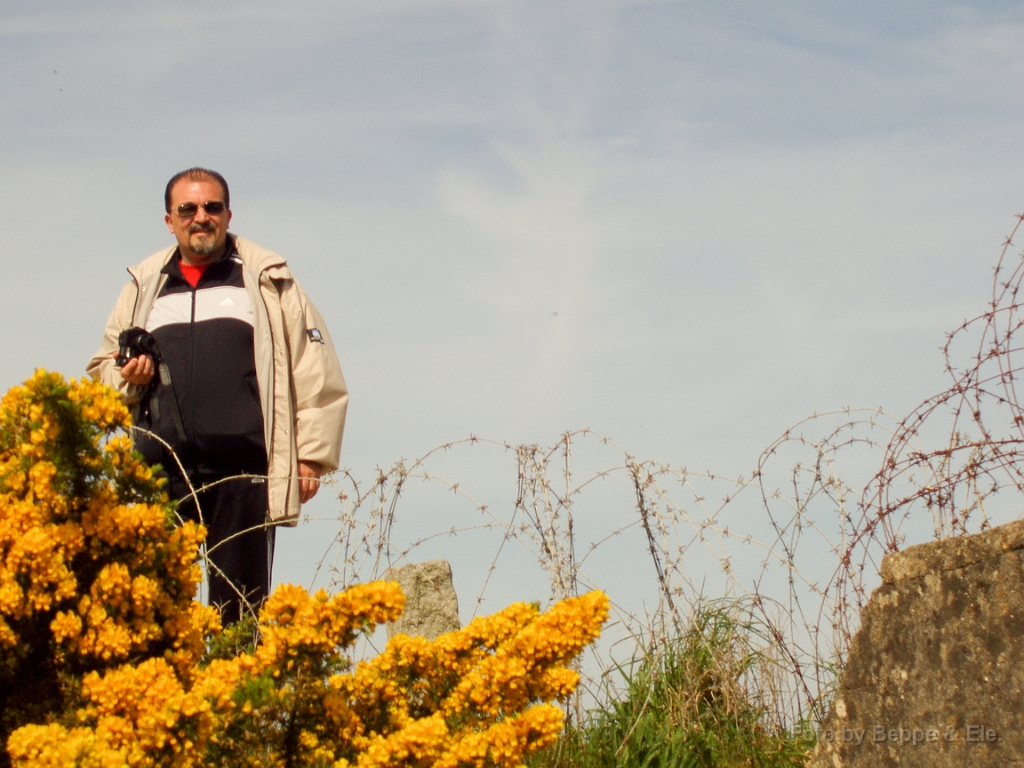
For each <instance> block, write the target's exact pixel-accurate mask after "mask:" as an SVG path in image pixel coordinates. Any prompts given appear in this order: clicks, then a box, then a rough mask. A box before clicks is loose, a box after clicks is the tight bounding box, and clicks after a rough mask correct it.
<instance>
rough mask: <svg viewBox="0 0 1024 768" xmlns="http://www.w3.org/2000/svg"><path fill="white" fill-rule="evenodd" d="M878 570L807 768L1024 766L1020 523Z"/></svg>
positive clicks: (933, 546) (901, 556) (914, 552)
mask: <svg viewBox="0 0 1024 768" xmlns="http://www.w3.org/2000/svg"><path fill="white" fill-rule="evenodd" d="M881 573H882V582H883V583H882V586H880V587H879V588H878V589H876V590H875V591H874V593H873V594H872V595H871V600H870V601H869V602H868V605H867V606H866V607H865V609H864V612H863V615H862V616H861V628H860V631H858V632H857V634H856V636H855V637H854V639H853V642H852V644H851V647H850V655H849V659H848V661H847V665H846V669H845V671H844V672H843V675H842V677H841V680H840V685H839V692H838V694H837V697H836V700H835V702H834V704H833V707H832V711H831V713H830V714H829V716H828V718H826V722H825V723H824V724H823V726H822V730H821V734H820V736H819V742H818V747H817V749H816V750H815V753H814V755H813V757H812V758H811V761H810V763H809V766H810V768H860V766H872V768H884V767H886V766H927V768H946V767H947V766H949V767H950V768H952V767H953V766H955V767H956V768H963V767H964V766H970V767H971V768H984V767H986V766H993V767H995V766H999V768H1009V767H1010V766H1024V521H1018V522H1014V523H1010V524H1009V525H1005V526H1001V527H999V528H995V529H993V530H990V531H985V532H984V533H980V534H977V535H974V536H965V537H960V538H955V539H946V540H943V541H938V542H934V543H930V544H922V545H919V546H916V547H911V548H909V549H907V550H906V551H905V552H900V553H896V554H892V555H889V556H887V557H886V558H885V559H884V560H883V562H882V569H881Z"/></svg>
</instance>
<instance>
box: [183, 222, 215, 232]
mask: <svg viewBox="0 0 1024 768" xmlns="http://www.w3.org/2000/svg"><path fill="white" fill-rule="evenodd" d="M188 231H189V234H192V233H194V232H213V224H192V225H191V226H189V228H188Z"/></svg>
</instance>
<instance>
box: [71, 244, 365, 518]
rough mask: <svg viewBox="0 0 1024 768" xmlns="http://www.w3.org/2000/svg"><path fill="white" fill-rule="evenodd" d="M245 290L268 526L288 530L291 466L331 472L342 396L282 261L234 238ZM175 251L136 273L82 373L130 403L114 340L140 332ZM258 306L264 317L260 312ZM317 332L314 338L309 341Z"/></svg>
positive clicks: (336, 370) (308, 306) (327, 342)
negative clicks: (304, 464)
mask: <svg viewBox="0 0 1024 768" xmlns="http://www.w3.org/2000/svg"><path fill="white" fill-rule="evenodd" d="M234 240H235V247H236V248H237V250H238V255H239V256H240V257H241V259H242V265H243V274H244V279H245V286H246V288H247V289H248V291H249V293H250V296H251V298H252V305H253V307H255V308H257V311H256V318H255V327H254V329H253V334H254V339H255V341H254V344H255V352H256V375H257V380H258V381H259V388H260V399H261V402H262V405H263V417H264V418H263V422H264V433H265V435H264V436H265V438H266V445H267V458H268V477H269V479H268V482H267V493H268V498H269V510H270V519H271V520H272V521H273V522H276V523H281V524H284V525H295V523H296V521H297V520H298V517H299V509H300V505H301V502H300V500H299V482H298V462H299V460H300V459H301V460H303V461H313V462H316V463H318V464H320V465H321V466H322V467H323V468H324V470H325V471H332V470H335V469H337V468H338V459H339V456H340V454H341V436H342V432H343V431H344V429H345V411H346V409H347V407H348V389H347V388H346V386H345V379H344V377H343V376H342V373H341V366H340V365H339V364H338V358H337V355H336V354H335V352H334V346H333V345H332V343H331V337H330V335H329V334H328V333H327V328H326V327H325V326H324V321H323V318H322V317H321V316H320V313H319V312H317V310H316V307H314V306H313V304H312V302H310V300H309V299H308V298H307V297H306V294H305V292H304V291H303V290H302V288H301V286H299V284H298V282H296V280H295V278H294V277H292V273H291V271H290V270H289V269H288V265H287V263H286V262H285V260H284V259H283V258H282V257H281V256H278V255H277V254H276V253H273V252H271V251H268V250H266V249H265V248H261V247H260V246H258V245H256V244H255V243H252V242H249V241H248V240H245V239H244V238H241V237H234ZM175 251H176V248H174V247H171V248H165V249H164V250H161V251H158V252H157V253H154V254H153V255H152V256H150V257H149V258H148V259H146V260H145V261H143V262H142V263H141V264H139V265H138V266H136V267H131V268H129V269H128V272H129V274H131V276H132V281H131V282H129V283H128V284H127V285H126V286H125V287H124V289H123V290H122V291H121V295H120V296H119V297H118V300H117V304H116V305H115V307H114V311H113V312H111V313H110V317H109V318H108V319H107V326H106V329H105V330H104V333H103V344H102V346H101V347H100V349H99V351H97V352H96V354H95V355H94V356H93V358H92V360H90V361H89V365H88V368H87V371H88V373H89V375H91V376H92V377H93V378H94V379H98V380H99V381H102V382H103V383H105V384H108V385H110V386H112V387H114V388H115V389H118V390H119V391H120V392H121V393H122V395H123V396H124V398H125V401H126V402H127V403H129V404H133V403H134V402H135V401H137V400H138V398H139V396H140V395H141V390H140V388H139V387H136V386H134V385H132V384H127V383H126V382H125V381H124V379H122V378H121V374H120V372H119V371H118V370H117V368H116V367H115V366H114V358H115V357H116V355H117V337H118V335H119V334H120V333H121V331H122V330H124V329H125V328H131V327H133V326H138V327H143V328H144V327H145V326H146V319H147V318H148V317H149V312H150V309H151V308H152V306H153V301H154V299H155V298H156V296H157V294H159V292H160V289H161V287H162V286H163V282H164V280H165V279H166V276H165V275H163V274H162V273H161V270H162V269H163V267H164V265H165V264H167V262H168V260H169V259H170V258H171V256H172V255H173V254H174V253H175ZM259 307H263V308H264V309H265V312H260V311H259ZM313 329H316V330H318V331H319V336H318V338H319V339H322V341H315V340H313V339H312V338H311V336H313V337H317V334H310V333H308V331H312V330H313Z"/></svg>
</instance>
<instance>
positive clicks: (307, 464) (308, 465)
mask: <svg viewBox="0 0 1024 768" xmlns="http://www.w3.org/2000/svg"><path fill="white" fill-rule="evenodd" d="M125 367H127V366H125ZM323 473H324V469H323V467H321V466H320V465H319V464H317V463H316V462H315V461H300V462H299V478H300V479H299V499H300V500H301V501H302V503H303V504H305V503H306V502H307V501H309V500H310V499H312V498H313V497H314V496H316V492H317V491H319V490H320V475H322V474H323Z"/></svg>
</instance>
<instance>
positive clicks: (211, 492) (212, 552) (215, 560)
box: [168, 475, 275, 626]
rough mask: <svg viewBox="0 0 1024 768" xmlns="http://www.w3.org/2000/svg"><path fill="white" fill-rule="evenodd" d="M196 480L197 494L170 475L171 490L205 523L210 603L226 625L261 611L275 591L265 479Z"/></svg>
mask: <svg viewBox="0 0 1024 768" xmlns="http://www.w3.org/2000/svg"><path fill="white" fill-rule="evenodd" d="M192 485H193V487H195V489H196V491H197V493H196V495H195V496H193V495H192V494H191V492H190V491H189V487H188V484H187V483H186V482H185V480H184V479H183V478H181V477H175V476H171V477H170V478H168V493H169V494H170V496H171V498H174V499H178V500H179V502H180V503H179V505H178V514H179V515H180V516H181V517H182V518H183V519H185V520H194V521H196V522H201V523H202V524H203V525H205V526H206V531H207V533H206V555H207V558H208V560H209V562H208V564H207V580H208V582H209V585H210V605H216V606H217V607H218V608H220V615H221V620H222V622H223V623H224V626H227V625H228V624H233V623H234V622H236V621H238V620H239V619H240V618H241V617H242V616H243V615H245V614H246V613H253V614H255V613H256V612H258V611H259V607H260V605H262V603H263V601H264V600H266V598H267V595H269V594H270V571H271V565H272V563H273V560H274V530H275V529H274V526H272V525H269V524H268V522H267V485H266V480H264V479H263V478H252V477H229V478H225V477H218V476H215V475H209V476H198V477H194V478H192ZM200 488H203V490H200ZM197 501H198V507H197V503H196V502H197Z"/></svg>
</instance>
